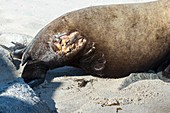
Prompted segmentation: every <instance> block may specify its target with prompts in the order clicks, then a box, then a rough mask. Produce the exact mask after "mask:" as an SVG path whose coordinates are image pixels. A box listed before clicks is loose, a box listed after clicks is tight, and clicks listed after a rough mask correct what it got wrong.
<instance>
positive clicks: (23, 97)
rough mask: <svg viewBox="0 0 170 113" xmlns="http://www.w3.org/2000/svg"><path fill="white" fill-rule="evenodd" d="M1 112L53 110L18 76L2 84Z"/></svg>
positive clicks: (42, 112)
mask: <svg viewBox="0 0 170 113" xmlns="http://www.w3.org/2000/svg"><path fill="white" fill-rule="evenodd" d="M0 113H51V111H50V109H49V107H48V105H47V104H46V103H45V102H44V101H42V100H41V99H40V98H39V97H37V96H36V94H35V93H34V91H33V90H32V89H31V88H30V87H29V86H28V85H27V84H26V83H25V82H23V79H22V78H18V79H15V80H13V81H10V82H8V83H5V84H1V87H0Z"/></svg>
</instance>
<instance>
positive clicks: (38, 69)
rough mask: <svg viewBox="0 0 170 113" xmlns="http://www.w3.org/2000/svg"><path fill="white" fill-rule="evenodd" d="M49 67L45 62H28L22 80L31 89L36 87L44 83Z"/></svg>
mask: <svg viewBox="0 0 170 113" xmlns="http://www.w3.org/2000/svg"><path fill="white" fill-rule="evenodd" d="M47 71H48V67H47V66H46V65H45V64H44V63H43V62H34V61H30V62H28V63H27V64H26V65H25V67H24V70H23V72H22V78H23V79H24V81H25V82H26V83H28V84H29V85H30V87H36V86H38V85H40V84H41V83H43V82H44V80H45V76H46V73H47Z"/></svg>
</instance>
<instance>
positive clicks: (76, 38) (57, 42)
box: [50, 31, 87, 55]
mask: <svg viewBox="0 0 170 113" xmlns="http://www.w3.org/2000/svg"><path fill="white" fill-rule="evenodd" d="M86 41H87V40H86V39H85V38H84V37H83V36H82V35H81V34H80V33H79V32H78V31H74V32H71V33H69V34H68V33H62V34H61V33H58V34H57V35H53V37H52V38H51V39H50V44H51V47H52V49H53V51H54V52H55V53H57V54H64V55H65V54H68V53H70V52H73V51H77V50H80V49H81V48H83V47H84V45H85V43H86Z"/></svg>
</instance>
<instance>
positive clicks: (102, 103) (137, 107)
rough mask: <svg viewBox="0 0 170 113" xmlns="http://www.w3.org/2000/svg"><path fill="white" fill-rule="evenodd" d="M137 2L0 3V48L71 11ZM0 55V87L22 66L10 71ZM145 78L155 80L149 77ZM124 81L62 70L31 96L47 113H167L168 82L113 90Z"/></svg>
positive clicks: (142, 82)
mask: <svg viewBox="0 0 170 113" xmlns="http://www.w3.org/2000/svg"><path fill="white" fill-rule="evenodd" d="M150 1H151V0H150ZM152 1H154V0H152ZM137 2H138V3H141V2H149V1H148V0H93V1H90V0H86V1H79V0H72V1H71V2H70V1H69V0H48V1H47V0H25V1H23V0H1V2H0V6H1V7H0V18H1V20H0V44H4V45H6V46H8V47H10V46H12V44H11V41H14V42H21V43H29V42H30V41H31V39H32V38H33V37H34V36H35V35H36V34H37V33H38V32H39V30H40V29H41V28H43V27H44V26H45V25H46V24H48V23H49V22H51V21H52V20H54V19H55V18H57V17H59V16H60V15H63V14H65V13H67V12H70V11H73V10H77V9H80V8H84V7H89V6H95V5H105V4H119V3H137ZM21 34H23V35H21ZM0 51H1V54H2V55H0V56H1V58H3V59H5V61H6V62H5V63H4V62H0V66H1V69H0V84H1V83H5V82H7V81H9V80H12V79H15V78H16V77H19V76H20V74H21V72H22V69H23V67H20V69H16V68H15V67H14V65H13V64H12V63H11V62H10V60H9V59H8V57H9V55H8V51H6V50H4V49H3V48H0ZM6 64H7V65H6ZM7 67H8V68H7ZM144 74H147V73H144ZM151 76H157V75H155V74H153V73H152V74H151ZM126 78H127V77H125V78H120V79H103V78H97V77H93V76H91V75H84V73H83V72H82V70H80V69H75V68H72V67H65V68H59V69H55V70H51V71H49V72H48V73H47V77H46V81H45V82H44V84H42V85H41V86H39V87H37V88H35V89H34V91H35V93H36V94H37V96H39V97H40V98H41V99H42V100H44V101H46V103H47V104H48V106H49V108H50V110H51V111H52V112H53V113H170V106H169V105H170V83H169V82H164V81H162V80H159V79H158V78H154V79H152V80H151V79H146V80H140V81H137V82H134V83H133V84H130V85H129V86H127V87H125V88H123V89H121V90H119V87H120V86H121V84H122V83H123V81H124V80H125V79H126ZM83 82H85V84H83Z"/></svg>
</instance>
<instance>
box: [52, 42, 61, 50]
mask: <svg viewBox="0 0 170 113" xmlns="http://www.w3.org/2000/svg"><path fill="white" fill-rule="evenodd" d="M54 45H55V46H56V47H57V48H58V49H59V50H61V49H62V47H61V45H60V44H59V43H56V42H55V43H54Z"/></svg>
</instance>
